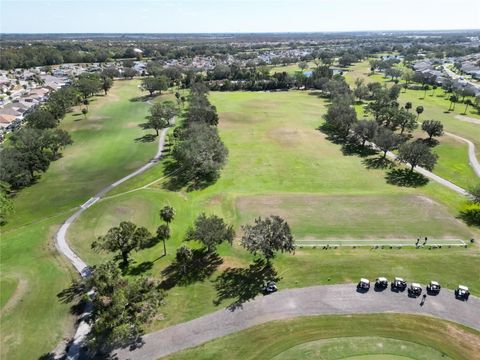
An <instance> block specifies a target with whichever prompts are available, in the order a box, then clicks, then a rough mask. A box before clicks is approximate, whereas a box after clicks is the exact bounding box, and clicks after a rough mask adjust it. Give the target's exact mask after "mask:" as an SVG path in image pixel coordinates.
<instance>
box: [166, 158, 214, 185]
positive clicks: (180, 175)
mask: <svg viewBox="0 0 480 360" xmlns="http://www.w3.org/2000/svg"><path fill="white" fill-rule="evenodd" d="M164 163H165V173H166V174H169V175H168V178H167V181H166V182H165V183H164V188H165V189H167V190H169V191H179V190H181V189H186V191H194V190H201V189H205V188H207V187H208V186H210V185H212V184H214V183H215V182H216V179H192V178H191V177H190V176H188V175H187V174H186V172H185V171H183V169H182V167H181V165H180V164H178V163H177V162H176V161H174V160H172V159H167V160H166V161H165V162H164Z"/></svg>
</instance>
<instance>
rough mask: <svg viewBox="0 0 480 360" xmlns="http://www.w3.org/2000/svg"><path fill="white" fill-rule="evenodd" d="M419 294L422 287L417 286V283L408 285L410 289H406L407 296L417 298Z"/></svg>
mask: <svg viewBox="0 0 480 360" xmlns="http://www.w3.org/2000/svg"><path fill="white" fill-rule="evenodd" d="M421 293H422V286H421V285H420V284H417V283H411V284H410V287H409V288H408V295H410V296H414V297H417V296H420V294H421Z"/></svg>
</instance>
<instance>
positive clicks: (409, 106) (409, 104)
mask: <svg viewBox="0 0 480 360" xmlns="http://www.w3.org/2000/svg"><path fill="white" fill-rule="evenodd" d="M411 108H412V103H411V102H410V101H408V102H407V103H406V104H405V110H407V111H409V110H410V109H411Z"/></svg>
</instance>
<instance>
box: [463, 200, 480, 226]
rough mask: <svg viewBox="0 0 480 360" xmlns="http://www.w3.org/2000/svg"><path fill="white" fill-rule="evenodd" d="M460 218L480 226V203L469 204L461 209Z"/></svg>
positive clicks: (469, 223)
mask: <svg viewBox="0 0 480 360" xmlns="http://www.w3.org/2000/svg"><path fill="white" fill-rule="evenodd" d="M460 218H462V220H463V221H465V222H466V223H467V224H468V225H473V226H478V227H480V204H468V205H465V207H464V208H463V209H462V211H460Z"/></svg>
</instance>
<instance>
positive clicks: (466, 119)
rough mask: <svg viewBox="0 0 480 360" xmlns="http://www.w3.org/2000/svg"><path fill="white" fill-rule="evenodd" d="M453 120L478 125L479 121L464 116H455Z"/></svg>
mask: <svg viewBox="0 0 480 360" xmlns="http://www.w3.org/2000/svg"><path fill="white" fill-rule="evenodd" d="M455 119H458V120H460V121H465V122H469V123H472V124H477V125H480V120H479V119H475V118H472V117H469V116H465V115H455Z"/></svg>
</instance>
